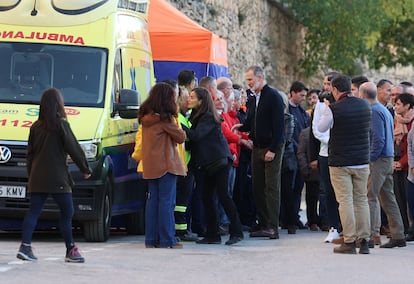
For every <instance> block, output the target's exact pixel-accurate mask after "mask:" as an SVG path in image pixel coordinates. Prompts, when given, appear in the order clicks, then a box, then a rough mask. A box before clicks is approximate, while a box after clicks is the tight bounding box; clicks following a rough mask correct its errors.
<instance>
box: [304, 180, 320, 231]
mask: <svg viewBox="0 0 414 284" xmlns="http://www.w3.org/2000/svg"><path fill="white" fill-rule="evenodd" d="M305 184H306V197H305V199H306V217H307V219H308V225H312V224H318V223H319V217H318V209H317V208H318V200H319V181H305Z"/></svg>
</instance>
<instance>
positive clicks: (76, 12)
mask: <svg viewBox="0 0 414 284" xmlns="http://www.w3.org/2000/svg"><path fill="white" fill-rule="evenodd" d="M148 6H149V0H70V1H68V0H40V1H28V0H24V1H22V0H3V1H0V219H1V222H0V230H1V229H7V228H2V226H7V225H5V224H9V223H8V222H7V220H9V221H11V220H12V219H18V220H22V218H23V217H24V214H25V213H26V211H27V209H28V206H29V197H30V196H29V194H28V189H27V172H26V158H25V156H26V147H27V138H28V134H29V128H30V126H31V125H32V124H33V122H34V121H36V120H37V117H38V113H39V102H40V97H41V94H42V92H43V90H45V89H46V88H49V87H56V88H58V89H60V91H61V92H62V94H63V96H64V100H65V109H66V113H67V116H68V120H69V122H70V124H71V127H72V129H73V131H74V133H75V135H76V137H77V138H78V139H79V143H80V145H81V146H82V148H83V149H84V151H85V153H86V156H87V158H88V160H89V163H90V166H91V168H92V169H93V174H92V177H91V179H89V180H84V179H82V175H81V173H80V172H79V171H78V169H77V167H76V166H75V165H74V164H72V163H71V161H70V159H69V158H68V166H69V169H70V171H71V174H72V176H73V178H74V180H75V183H76V186H75V187H74V189H73V198H74V207H75V215H74V222H75V224H79V225H81V227H82V228H83V231H84V236H85V239H86V240H88V241H106V240H107V239H108V236H109V232H110V228H111V220H112V217H115V216H121V215H123V216H126V218H125V222H124V224H125V226H126V228H127V231H128V232H129V233H133V234H138V233H142V232H143V228H144V224H143V220H144V218H143V211H142V210H143V208H144V204H145V183H144V182H143V180H142V177H141V176H140V175H139V174H138V173H137V172H136V166H137V164H136V162H135V161H134V160H133V159H131V153H132V152H133V146H134V142H135V133H136V131H137V129H138V122H137V110H138V107H139V104H140V102H141V101H143V100H144V99H145V97H146V96H147V94H148V91H149V89H150V87H151V86H152V85H153V84H154V82H155V79H154V72H153V64H152V55H151V49H150V42H149V33H148V28H147V12H148ZM58 213H59V210H58V208H57V206H56V205H55V203H54V202H53V200H51V199H49V200H48V201H47V203H46V205H45V208H44V210H43V214H42V216H41V219H42V220H46V222H47V220H57V219H58V216H59V214H58ZM116 218H118V217H116ZM116 218H114V219H116ZM122 219H123V218H122ZM11 223H13V222H11ZM11 223H10V224H11Z"/></svg>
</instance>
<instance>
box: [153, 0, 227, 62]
mask: <svg viewBox="0 0 414 284" xmlns="http://www.w3.org/2000/svg"><path fill="white" fill-rule="evenodd" d="M148 28H149V33H150V39H151V47H152V54H153V59H154V60H163V61H184V62H207V63H215V64H220V65H223V66H227V42H226V41H225V40H224V39H222V38H220V37H218V36H217V35H215V34H213V33H212V32H211V31H209V30H207V29H205V28H203V27H202V26H200V25H199V24H197V23H196V22H194V21H193V20H191V19H190V18H188V17H187V16H186V15H184V14H183V13H181V12H180V11H179V10H177V9H176V8H175V7H174V6H172V5H171V4H170V3H168V2H166V1H165V0H151V1H150V6H149V15H148Z"/></svg>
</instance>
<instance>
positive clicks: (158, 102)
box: [136, 83, 186, 248]
mask: <svg viewBox="0 0 414 284" xmlns="http://www.w3.org/2000/svg"><path fill="white" fill-rule="evenodd" d="M176 100H177V94H176V93H175V91H174V89H173V88H172V87H171V86H170V85H168V84H166V83H159V84H156V85H155V86H154V87H153V88H152V89H151V91H150V93H149V97H148V98H147V100H146V101H145V102H144V103H143V104H142V105H141V107H140V109H139V112H138V120H139V122H140V124H141V125H142V160H141V162H142V175H143V177H144V179H146V180H148V197H147V203H146V208H145V245H146V247H147V248H153V247H164V248H182V244H181V243H179V242H177V238H176V237H175V222H174V207H175V200H176V181H177V176H185V175H186V169H185V166H184V163H183V161H182V160H181V158H180V156H179V154H178V150H177V143H179V144H181V143H183V142H184V140H185V138H186V135H185V132H184V131H183V130H182V129H181V127H179V125H178V122H177V116H178V107H177V101H176ZM138 142H139V141H138ZM136 150H138V149H136Z"/></svg>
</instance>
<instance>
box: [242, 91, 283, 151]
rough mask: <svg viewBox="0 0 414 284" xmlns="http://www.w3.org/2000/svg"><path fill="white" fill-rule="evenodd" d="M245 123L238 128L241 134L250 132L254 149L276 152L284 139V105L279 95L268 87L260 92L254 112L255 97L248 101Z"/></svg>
mask: <svg viewBox="0 0 414 284" xmlns="http://www.w3.org/2000/svg"><path fill="white" fill-rule="evenodd" d="M248 104H249V105H248V107H247V110H248V111H247V118H246V122H245V123H244V124H243V126H242V127H241V128H240V131H242V132H250V138H251V139H252V141H253V144H254V146H255V147H259V148H269V150H270V151H272V152H276V149H277V148H278V146H279V145H280V144H283V143H284V141H285V138H284V135H283V133H284V128H285V123H284V104H283V101H282V98H281V95H280V94H279V93H278V92H277V91H276V90H275V89H273V88H271V87H269V85H265V86H264V87H263V89H262V90H261V92H260V100H259V104H258V106H257V110H256V97H255V96H253V97H251V99H250V100H249V101H248Z"/></svg>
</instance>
